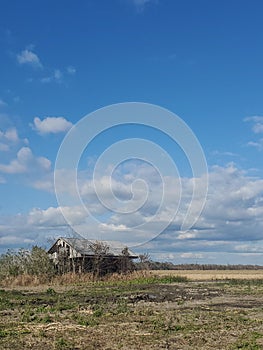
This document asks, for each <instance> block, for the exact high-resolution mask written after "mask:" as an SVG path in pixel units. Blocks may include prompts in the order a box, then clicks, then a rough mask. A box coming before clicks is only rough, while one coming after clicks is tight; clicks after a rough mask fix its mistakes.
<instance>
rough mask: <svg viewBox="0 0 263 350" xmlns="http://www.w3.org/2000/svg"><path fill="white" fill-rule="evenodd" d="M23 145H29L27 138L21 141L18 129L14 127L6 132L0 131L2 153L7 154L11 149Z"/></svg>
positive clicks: (0, 149)
mask: <svg viewBox="0 0 263 350" xmlns="http://www.w3.org/2000/svg"><path fill="white" fill-rule="evenodd" d="M21 143H23V144H26V145H27V144H28V140H27V139H26V138H25V139H20V138H19V136H18V132H17V129H16V128H14V127H12V128H9V129H7V130H6V131H4V130H0V151H4V152H7V151H9V150H10V149H11V147H13V146H17V145H18V144H21Z"/></svg>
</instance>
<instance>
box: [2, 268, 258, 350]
mask: <svg viewBox="0 0 263 350" xmlns="http://www.w3.org/2000/svg"><path fill="white" fill-rule="evenodd" d="M21 282H22V281H20V284H21ZM24 282H25V281H24ZM16 284H17V281H13V282H12V283H10V285H9V286H8V287H3V286H2V289H1V290H0V316H1V318H0V348H1V349H13V350H15V349H19V350H20V349H39V350H41V349H71V350H73V349H76V350H77V349H91V350H92V349H94V350H95V349H105V350H111V349H112V350H113V349H114V350H115V349H127V350H132V349H134V350H135V349H136V350H138V349H147V350H148V349H149V350H150V349H156V350H157V349H178V350H179V349H187V350H188V349H189V350H190V349H204V350H206V349H211V350H212V349H213V350H214V349H220V350H221V349H263V303H262V300H263V299H262V297H263V275H262V271H256V270H255V271H247V270H244V271H172V272H170V271H157V272H152V273H145V274H140V273H137V274H133V275H132V276H124V277H122V278H120V277H118V278H109V279H106V280H102V281H96V282H93V281H91V280H89V279H87V280H83V279H81V278H79V279H74V278H72V279H70V278H69V279H68V280H66V279H61V280H56V281H53V283H52V284H50V285H39V284H38V283H36V281H35V283H31V284H30V283H29V280H28V281H27V282H26V283H24V284H28V285H24V286H17V285H16ZM32 284H35V286H33V285H32Z"/></svg>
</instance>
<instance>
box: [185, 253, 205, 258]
mask: <svg viewBox="0 0 263 350" xmlns="http://www.w3.org/2000/svg"><path fill="white" fill-rule="evenodd" d="M180 257H181V258H183V259H203V257H204V255H203V254H200V253H182V254H180Z"/></svg>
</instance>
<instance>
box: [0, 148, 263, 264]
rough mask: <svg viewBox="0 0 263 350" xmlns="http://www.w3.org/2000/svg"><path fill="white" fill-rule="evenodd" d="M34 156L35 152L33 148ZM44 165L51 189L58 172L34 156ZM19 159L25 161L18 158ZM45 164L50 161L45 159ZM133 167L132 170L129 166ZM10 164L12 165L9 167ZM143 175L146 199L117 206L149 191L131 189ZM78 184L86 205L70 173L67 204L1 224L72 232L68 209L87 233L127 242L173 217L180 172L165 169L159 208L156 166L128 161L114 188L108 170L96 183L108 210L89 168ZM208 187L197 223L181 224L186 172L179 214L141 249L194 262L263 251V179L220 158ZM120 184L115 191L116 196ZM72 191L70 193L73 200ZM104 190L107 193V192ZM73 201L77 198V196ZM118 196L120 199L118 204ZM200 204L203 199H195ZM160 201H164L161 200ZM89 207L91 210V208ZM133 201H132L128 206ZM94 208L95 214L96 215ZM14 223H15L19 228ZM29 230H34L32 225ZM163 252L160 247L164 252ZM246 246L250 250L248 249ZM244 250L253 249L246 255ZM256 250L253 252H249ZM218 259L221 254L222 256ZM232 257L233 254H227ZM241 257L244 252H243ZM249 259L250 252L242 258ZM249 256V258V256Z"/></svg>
mask: <svg viewBox="0 0 263 350" xmlns="http://www.w3.org/2000/svg"><path fill="white" fill-rule="evenodd" d="M33 158H34V159H35V157H34V156H33ZM30 159H31V160H32V152H30V151H29V150H26V149H24V150H23V151H21V152H20V154H19V155H17V159H16V160H17V162H18V163H19V165H20V166H21V165H24V166H27V165H28V164H29V163H31V164H32V162H31V160H30ZM34 162H35V163H34V164H38V166H39V167H42V168H41V169H43V168H45V169H46V170H45V171H42V172H46V174H47V176H46V177H42V179H38V182H36V181H35V182H32V184H31V185H32V186H34V187H35V188H39V189H42V190H43V189H44V190H48V191H50V190H51V188H52V176H51V172H50V171H49V170H50V169H49V170H48V168H49V162H48V161H47V160H45V159H42V160H41V158H38V161H37V162H36V160H34ZM14 165H18V164H13V166H14ZM45 165H46V166H45ZM128 169H129V171H128ZM9 170H10V169H9ZM139 174H140V178H142V179H144V180H147V182H148V190H149V192H148V194H147V196H148V198H147V201H146V204H145V205H143V206H141V207H139V208H138V209H137V210H134V211H133V212H131V213H130V214H122V213H121V212H119V213H118V212H117V211H118V210H121V209H123V208H125V207H126V206H127V201H130V200H131V201H135V202H134V208H136V206H137V204H138V203H142V199H143V198H144V197H145V192H144V191H138V192H137V195H138V198H136V197H132V196H130V195H131V193H132V191H133V190H134V188H132V187H131V184H132V183H133V181H134V179H138V176H139ZM79 175H80V176H79V180H80V181H79V186H80V187H79V192H80V195H81V196H82V200H83V203H84V205H86V207H84V206H83V207H79V206H78V205H76V202H75V198H76V196H77V194H76V191H75V190H74V189H73V187H74V181H73V177H72V174H70V173H69V172H66V171H65V173H63V171H62V176H61V178H62V180H63V181H62V183H61V188H59V189H57V190H58V191H61V192H63V193H64V194H65V197H66V198H67V199H69V202H68V204H67V205H63V204H62V203H61V204H60V206H59V207H57V208H54V207H50V208H47V209H45V210H43V209H32V210H31V211H30V212H29V213H28V215H26V216H25V217H24V218H23V220H24V227H21V220H22V219H21V218H20V221H19V220H18V218H16V219H15V220H11V221H10V220H9V223H10V222H12V225H14V226H15V225H17V226H16V228H15V227H13V228H12V229H11V227H9V226H8V227H7V226H6V225H8V224H7V223H6V221H3V223H2V228H1V220H0V232H1V231H2V232H3V234H5V235H6V233H7V232H10V233H11V232H15V229H16V230H18V231H19V232H20V231H21V230H22V229H24V231H23V232H24V234H25V236H26V235H27V234H28V236H26V237H27V238H28V239H31V232H33V231H34V232H35V233H37V232H47V231H49V230H53V231H55V230H57V229H58V228H59V234H60V235H62V234H65V232H66V231H63V230H68V228H67V223H66V222H65V219H64V218H63V216H62V214H61V213H62V212H63V213H64V214H66V216H67V217H68V219H69V224H70V225H72V226H73V228H74V229H78V230H79V231H78V232H83V235H86V236H90V238H91V236H93V235H95V237H93V238H97V239H106V240H107V239H113V240H114V239H115V240H120V241H123V242H124V243H126V244H135V243H136V242H137V241H138V240H139V241H141V238H142V237H143V238H144V239H145V241H147V239H151V238H152V237H151V233H152V229H155V228H156V227H158V225H159V224H160V222H166V223H168V224H169V220H170V217H171V216H170V215H169V213H171V212H172V213H175V211H176V204H177V200H178V186H180V181H179V179H175V178H173V177H169V176H167V177H165V181H167V184H168V187H169V195H168V196H167V197H165V201H164V203H163V204H164V205H163V206H161V208H160V210H159V211H156V209H158V205H159V200H160V198H161V196H160V194H161V193H162V186H160V183H159V181H157V179H156V178H155V176H154V173H153V171H152V170H151V169H150V168H149V167H147V166H145V165H143V166H142V165H138V164H137V165H136V164H135V165H134V164H130V165H129V166H128V165H127V166H126V168H125V172H124V173H123V176H121V173H118V174H117V175H116V176H115V178H114V179H113V183H112V188H110V186H109V182H108V180H107V179H105V175H104V174H101V176H98V177H97V178H96V182H97V185H98V186H99V187H100V195H101V196H102V198H103V197H104V196H105V198H106V201H107V204H108V205H109V206H110V208H111V206H112V207H113V208H114V210H113V211H112V210H108V209H107V208H105V207H104V206H103V205H102V204H101V203H100V202H99V201H98V199H97V198H96V192H95V191H94V183H93V181H92V180H91V179H90V178H87V176H85V175H86V173H84V172H83V174H79ZM203 182H204V179H203V178H199V179H196V184H197V186H199V187H200V186H202V184H203ZM209 183H210V185H209V193H208V196H207V201H206V206H205V209H204V211H203V213H202V214H201V216H200V218H199V220H198V221H197V223H196V224H195V225H194V227H193V228H192V229H189V230H188V231H187V232H182V231H180V226H181V224H182V222H183V220H184V217H185V214H186V211H187V208H188V206H189V200H190V199H191V193H192V186H193V179H192V178H184V179H181V186H182V197H181V205H180V207H179V210H178V212H177V214H176V215H175V218H174V220H173V221H172V222H171V223H170V225H169V226H168V228H167V229H166V230H165V231H164V232H163V234H162V235H161V236H160V237H159V238H158V239H157V240H156V241H152V242H150V243H148V244H146V245H145V246H143V247H141V248H140V249H141V251H142V252H143V251H145V249H150V254H151V255H152V254H156V257H158V256H160V257H163V258H164V257H167V258H169V257H170V258H171V259H177V262H178V259H180V261H181V262H185V261H186V259H187V261H188V262H195V260H196V259H202V261H206V262H209V261H214V262H215V263H216V262H220V263H223V262H224V261H225V263H231V262H233V261H235V262H240V261H241V262H244V263H245V262H250V260H249V259H250V258H249V256H250V257H251V259H252V255H251V254H252V253H258V254H260V252H262V251H263V248H262V241H263V235H262V232H263V179H260V178H253V177H250V176H248V175H247V174H246V172H244V171H242V170H239V169H238V168H237V167H236V166H235V165H234V164H229V165H227V166H225V167H219V166H215V167H213V168H212V169H211V170H210V173H209ZM111 190H113V192H114V194H115V196H116V197H117V199H118V200H119V202H118V201H117V202H116V198H115V199H114V197H112V192H111ZM70 198H71V200H70ZM105 198H104V199H105ZM70 202H72V204H70ZM117 204H118V205H117ZM194 205H197V203H194ZM156 206H157V207H156ZM87 208H88V211H87V210H86V209H87ZM129 208H130V209H131V208H132V206H130V207H129ZM90 213H92V214H93V215H94V216H95V218H96V219H97V221H96V220H91V218H90ZM145 222H148V223H151V224H150V225H148V226H147V228H144V226H143V225H142V226H137V225H140V224H144V223H145ZM12 230H13V231H12ZM28 232H29V233H28ZM158 254H159V255H158ZM242 254H243V255H242ZM244 254H246V255H245V256H244ZM249 254H250V255H249ZM217 259H218V260H217ZM227 259H229V260H227ZM238 259H239V260H238ZM242 259H243V260H242ZM245 259H246V260H245Z"/></svg>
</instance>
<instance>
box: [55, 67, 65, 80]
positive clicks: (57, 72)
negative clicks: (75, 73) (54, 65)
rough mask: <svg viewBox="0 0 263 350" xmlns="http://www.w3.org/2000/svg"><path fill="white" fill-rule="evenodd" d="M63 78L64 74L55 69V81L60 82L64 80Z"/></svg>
mask: <svg viewBox="0 0 263 350" xmlns="http://www.w3.org/2000/svg"><path fill="white" fill-rule="evenodd" d="M62 77H63V74H62V72H61V70H60V69H55V71H54V79H55V80H56V81H60V80H61V79H62Z"/></svg>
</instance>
